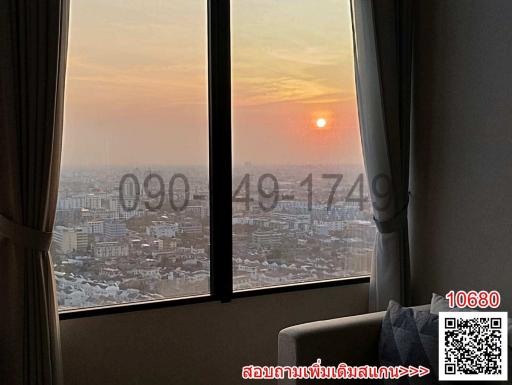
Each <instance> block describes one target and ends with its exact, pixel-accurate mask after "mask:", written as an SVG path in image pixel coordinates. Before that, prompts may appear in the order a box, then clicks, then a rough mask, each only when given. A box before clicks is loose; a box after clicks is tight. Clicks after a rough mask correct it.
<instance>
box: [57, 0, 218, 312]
mask: <svg viewBox="0 0 512 385" xmlns="http://www.w3.org/2000/svg"><path fill="white" fill-rule="evenodd" d="M71 7H72V9H71V27H70V40H69V53H68V55H69V56H68V69H67V84H66V101H65V127H64V145H63V146H64V147H63V159H62V174H61V183H60V190H59V200H58V209H57V215H56V221H55V229H54V230H55V236H54V242H53V244H52V256H53V260H54V264H55V274H56V279H57V287H58V301H59V307H60V309H69V308H83V307H90V306H104V305H111V304H119V303H126V302H135V301H149V300H159V299H163V298H175V297H183V296H190V295H197V294H206V293H208V291H209V287H208V283H209V264H210V262H209V246H208V245H209V210H208V204H209V202H208V124H207V75H206V72H207V71H206V58H207V35H206V1H205V0H186V1H183V0H181V1H178V0H166V1H160V0H114V1H105V0H74V1H72V2H71ZM120 186H122V187H121V188H120Z"/></svg>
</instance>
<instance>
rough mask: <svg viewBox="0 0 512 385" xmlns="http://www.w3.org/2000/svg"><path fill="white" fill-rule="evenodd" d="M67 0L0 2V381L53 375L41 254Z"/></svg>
mask: <svg viewBox="0 0 512 385" xmlns="http://www.w3.org/2000/svg"><path fill="white" fill-rule="evenodd" d="M68 19H69V4H68V0H39V1H29V0H5V1H2V2H0V52H1V55H0V186H1V188H0V219H1V221H0V382H1V383H2V384H9V385H16V384H25V385H27V384H41V385H50V384H51V385H54V384H61V383H62V365H61V356H60V337H59V324H58V314H57V304H56V296H55V287H54V277H53V271H52V263H51V259H50V255H49V252H48V247H49V241H50V239H51V231H52V228H53V221H54V216H55V208H56V202H57V192H58V183H59V172H60V154H61V142H62V121H63V96H64V75H65V66H66V51H67V30H68Z"/></svg>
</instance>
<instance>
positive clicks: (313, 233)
mask: <svg viewBox="0 0 512 385" xmlns="http://www.w3.org/2000/svg"><path fill="white" fill-rule="evenodd" d="M232 58H233V118H234V119H233V139H234V141H233V150H234V162H233V163H234V178H233V182H234V189H235V191H236V192H237V194H236V196H235V203H234V206H233V237H234V238H233V258H234V260H233V268H234V270H233V275H234V277H233V287H234V289H235V290H239V289H240V290H242V289H251V288H254V287H261V286H273V285H283V284H289V283H296V282H304V281H317V280H324V279H334V278H340V277H351V276H355V275H365V274H368V273H369V271H370V259H371V254H372V250H373V241H374V237H375V228H374V226H373V222H372V221H371V217H372V216H371V210H370V206H369V204H368V199H367V193H366V192H365V189H364V186H363V181H364V178H363V177H362V173H363V161H362V155H361V144H360V137H359V128H358V124H357V106H356V98H355V86H354V73H353V66H354V65H353V49H352V31H351V22H350V8H349V2H348V1H347V0H323V1H318V0H301V1H295V0H279V1H275V0H234V1H232Z"/></svg>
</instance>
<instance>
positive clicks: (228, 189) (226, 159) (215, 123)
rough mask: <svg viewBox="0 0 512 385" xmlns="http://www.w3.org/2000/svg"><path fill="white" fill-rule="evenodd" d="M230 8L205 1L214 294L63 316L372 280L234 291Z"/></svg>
mask: <svg viewBox="0 0 512 385" xmlns="http://www.w3.org/2000/svg"><path fill="white" fill-rule="evenodd" d="M230 13H231V0H207V34H208V36H207V39H208V126H209V129H208V135H209V196H210V293H209V294H202V295H201V294H200V295H194V296H187V297H179V298H167V299H163V300H154V301H145V302H132V303H121V304H115V305H106V306H98V307H88V308H79V309H69V310H62V311H59V318H60V319H61V320H67V319H74V318H82V317H90V316H100V315H109V314H118V313H126V312H132V311H141V310H149V309H158V308H166V307H173V306H184V305H192V304H197V303H205V302H221V303H226V302H230V301H231V300H232V299H237V298H246V297H253V296H260V295H268V294H277V293H286V292H294V291H303V290H311V289H320V288H327V287H336V286H345V285H355V284H361V283H368V282H370V276H369V275H361V276H354V277H346V278H337V279H330V280H321V281H308V282H299V283H292V284H288V285H279V286H268V287H258V288H254V289H246V290H241V291H233V244H232V212H233V207H232V199H231V196H232V177H233V167H232V140H231V136H232V121H231V114H232V104H231V94H232V93H231V21H230V19H231V15H230ZM227 256H229V258H228V257H227Z"/></svg>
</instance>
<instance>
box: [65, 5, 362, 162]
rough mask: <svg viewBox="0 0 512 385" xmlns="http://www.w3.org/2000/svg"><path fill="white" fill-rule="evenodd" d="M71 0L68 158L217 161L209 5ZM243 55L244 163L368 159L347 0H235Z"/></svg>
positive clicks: (236, 36)
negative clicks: (212, 144) (211, 116)
mask: <svg viewBox="0 0 512 385" xmlns="http://www.w3.org/2000/svg"><path fill="white" fill-rule="evenodd" d="M71 4H72V12H71V30H70V41H69V58H68V76H67V85H66V87H67V90H66V109H65V134H64V154H63V163H64V165H97V164H102V165H103V164H107V165H108V164H113V165H122V164H140V165H144V164H204V165H206V164H207V159H208V155H207V151H208V137H207V135H208V134H207V133H208V131H207V130H208V125H207V119H208V117H207V104H206V103H207V77H206V71H207V68H206V62H207V59H206V54H207V51H206V49H207V46H206V44H207V38H206V1H204V0H109V1H105V0H73V1H72V2H71ZM232 60H233V63H232V74H233V80H232V83H233V153H234V161H235V163H239V162H245V161H250V162H253V163H278V164H281V163H295V164H297V163H299V164H304V163H359V162H361V148H360V147H361V145H360V140H359V129H358V125H357V110H356V103H355V90H354V75H353V63H352V37H351V28H350V13H349V5H348V0H301V1H297V0H233V1H232ZM320 118H323V119H325V120H326V122H327V123H326V126H325V127H324V128H323V129H318V128H317V127H316V121H317V119H320Z"/></svg>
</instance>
